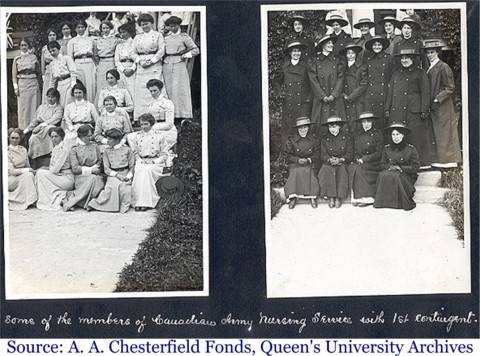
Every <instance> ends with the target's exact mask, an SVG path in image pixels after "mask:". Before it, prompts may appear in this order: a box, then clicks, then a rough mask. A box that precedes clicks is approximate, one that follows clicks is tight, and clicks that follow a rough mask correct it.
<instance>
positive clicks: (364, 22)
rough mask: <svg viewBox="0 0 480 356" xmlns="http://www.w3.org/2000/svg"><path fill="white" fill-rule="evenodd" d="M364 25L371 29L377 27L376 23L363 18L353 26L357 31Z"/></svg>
mask: <svg viewBox="0 0 480 356" xmlns="http://www.w3.org/2000/svg"><path fill="white" fill-rule="evenodd" d="M363 25H367V26H368V27H369V28H372V27H375V22H373V21H371V20H370V19H369V18H363V19H360V20H358V22H357V23H356V24H355V25H353V27H355V28H356V29H360V27H362V26H363Z"/></svg>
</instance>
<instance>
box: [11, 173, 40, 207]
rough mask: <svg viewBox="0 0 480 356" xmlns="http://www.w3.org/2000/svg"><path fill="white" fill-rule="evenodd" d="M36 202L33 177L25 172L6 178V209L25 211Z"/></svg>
mask: <svg viewBox="0 0 480 356" xmlns="http://www.w3.org/2000/svg"><path fill="white" fill-rule="evenodd" d="M36 201H37V190H36V188H35V176H34V175H33V173H32V172H25V173H22V174H20V175H18V176H8V209H9V210H25V209H27V208H28V207H29V206H30V205H32V204H33V203H35V202H36Z"/></svg>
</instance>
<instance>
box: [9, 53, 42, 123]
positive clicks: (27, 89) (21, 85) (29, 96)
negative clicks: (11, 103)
mask: <svg viewBox="0 0 480 356" xmlns="http://www.w3.org/2000/svg"><path fill="white" fill-rule="evenodd" d="M39 73H40V64H39V63H38V60H37V57H36V56H35V55H34V54H31V53H25V54H24V53H22V54H21V55H19V56H18V57H15V58H14V60H13V65H12V80H13V87H14V88H15V89H18V97H17V106H18V128H20V129H22V130H23V129H25V128H26V127H27V126H28V125H29V124H30V122H31V121H32V120H33V118H34V116H35V111H36V110H37V108H38V106H39V105H40V102H41V94H40V86H39V85H38V74H39Z"/></svg>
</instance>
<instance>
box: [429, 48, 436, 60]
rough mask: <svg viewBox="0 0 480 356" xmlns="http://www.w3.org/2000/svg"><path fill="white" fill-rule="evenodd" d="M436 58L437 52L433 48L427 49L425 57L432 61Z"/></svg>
mask: <svg viewBox="0 0 480 356" xmlns="http://www.w3.org/2000/svg"><path fill="white" fill-rule="evenodd" d="M437 58H438V52H437V50H435V49H427V59H428V61H429V62H433V61H434V60H436V59H437Z"/></svg>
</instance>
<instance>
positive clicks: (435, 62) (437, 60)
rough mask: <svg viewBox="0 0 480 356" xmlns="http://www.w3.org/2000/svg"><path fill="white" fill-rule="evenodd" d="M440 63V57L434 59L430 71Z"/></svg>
mask: <svg viewBox="0 0 480 356" xmlns="http://www.w3.org/2000/svg"><path fill="white" fill-rule="evenodd" d="M439 61H440V58H438V57H437V58H436V59H434V60H433V62H431V63H430V67H429V68H428V69H430V68H433V66H434V65H435V64H437V63H438V62H439Z"/></svg>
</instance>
